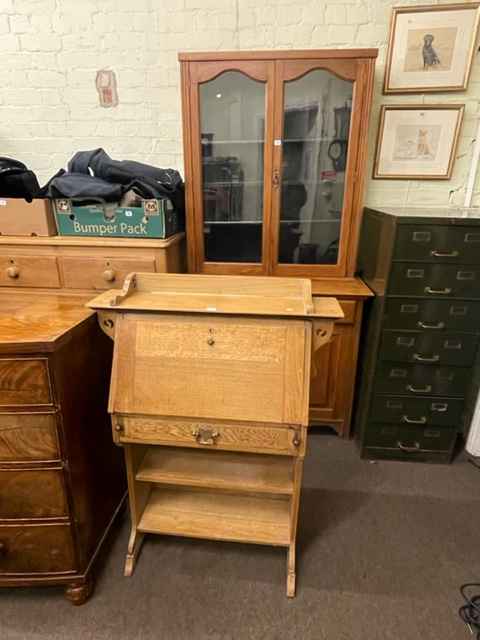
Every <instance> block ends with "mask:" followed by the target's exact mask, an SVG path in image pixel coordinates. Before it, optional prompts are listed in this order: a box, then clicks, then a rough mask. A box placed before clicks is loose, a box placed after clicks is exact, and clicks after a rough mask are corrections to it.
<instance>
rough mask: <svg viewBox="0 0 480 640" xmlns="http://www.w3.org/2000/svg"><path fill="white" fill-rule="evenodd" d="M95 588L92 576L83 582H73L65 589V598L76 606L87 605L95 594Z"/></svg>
mask: <svg viewBox="0 0 480 640" xmlns="http://www.w3.org/2000/svg"><path fill="white" fill-rule="evenodd" d="M93 586H94V585H93V579H92V577H91V576H87V577H86V578H85V579H84V580H83V581H82V582H72V583H71V584H69V585H67V587H66V589H65V598H66V599H67V600H69V602H71V603H72V604H74V605H76V606H80V605H81V604H85V602H86V601H87V600H88V599H89V598H90V596H91V595H92V593H93Z"/></svg>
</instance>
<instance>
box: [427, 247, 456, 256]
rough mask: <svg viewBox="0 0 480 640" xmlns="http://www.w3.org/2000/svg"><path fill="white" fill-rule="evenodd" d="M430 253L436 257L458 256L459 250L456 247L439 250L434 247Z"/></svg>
mask: <svg viewBox="0 0 480 640" xmlns="http://www.w3.org/2000/svg"><path fill="white" fill-rule="evenodd" d="M430 255H431V256H434V257H435V258H456V257H457V256H458V251H457V250H456V249H452V251H437V249H433V250H432V251H430Z"/></svg>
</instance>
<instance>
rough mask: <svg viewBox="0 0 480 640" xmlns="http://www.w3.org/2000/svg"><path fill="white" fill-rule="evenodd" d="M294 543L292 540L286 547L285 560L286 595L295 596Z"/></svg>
mask: <svg viewBox="0 0 480 640" xmlns="http://www.w3.org/2000/svg"><path fill="white" fill-rule="evenodd" d="M295 581H296V574H295V543H294V542H293V543H292V544H290V546H289V547H288V560H287V597H288V598H294V597H295Z"/></svg>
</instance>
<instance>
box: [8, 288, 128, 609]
mask: <svg viewBox="0 0 480 640" xmlns="http://www.w3.org/2000/svg"><path fill="white" fill-rule="evenodd" d="M83 302H84V300H83V299H82V298H80V299H79V298H78V297H74V298H71V297H67V296H60V295H51V294H45V295H42V296H33V295H32V294H28V293H27V294H25V293H14V292H11V291H2V292H0V587H13V586H37V585H52V584H56V585H65V587H66V591H65V595H66V597H67V598H68V599H69V600H70V601H71V602H72V603H73V604H82V603H83V602H85V600H86V599H87V598H88V597H89V595H90V593H91V591H92V586H93V579H92V569H93V565H94V561H95V558H96V557H97V554H98V552H99V550H100V547H101V545H102V543H103V541H104V539H105V536H106V535H107V533H108V530H109V528H110V526H111V524H112V522H113V520H114V518H115V515H116V513H117V511H118V509H119V508H120V506H121V505H122V503H123V499H124V496H125V491H126V481H125V471H124V465H123V460H122V456H121V454H120V452H119V451H118V450H117V449H116V448H115V447H114V446H113V444H112V442H111V435H110V424H109V418H108V413H107V395H108V382H109V377H110V368H111V358H112V346H111V341H110V340H108V338H107V337H106V336H105V335H104V334H103V333H102V331H101V330H100V328H99V327H98V323H97V319H96V315H95V314H94V313H92V312H91V311H90V310H89V309H87V308H85V307H84V304H83Z"/></svg>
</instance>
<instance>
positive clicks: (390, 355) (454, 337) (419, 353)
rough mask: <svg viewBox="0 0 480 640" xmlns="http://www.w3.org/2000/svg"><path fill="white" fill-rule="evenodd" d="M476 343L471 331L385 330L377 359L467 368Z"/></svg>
mask: <svg viewBox="0 0 480 640" xmlns="http://www.w3.org/2000/svg"><path fill="white" fill-rule="evenodd" d="M477 342H478V338H477V336H476V335H474V334H472V333H445V332H433V331H423V332H421V333H420V332H414V331H384V332H383V334H382V341H381V345H380V358H381V359H382V360H393V361H398V362H419V363H421V364H435V363H437V364H448V365H455V366H464V367H468V366H470V365H471V364H472V363H473V362H474V361H475V355H476V351H477Z"/></svg>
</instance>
